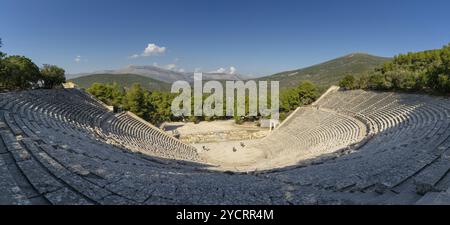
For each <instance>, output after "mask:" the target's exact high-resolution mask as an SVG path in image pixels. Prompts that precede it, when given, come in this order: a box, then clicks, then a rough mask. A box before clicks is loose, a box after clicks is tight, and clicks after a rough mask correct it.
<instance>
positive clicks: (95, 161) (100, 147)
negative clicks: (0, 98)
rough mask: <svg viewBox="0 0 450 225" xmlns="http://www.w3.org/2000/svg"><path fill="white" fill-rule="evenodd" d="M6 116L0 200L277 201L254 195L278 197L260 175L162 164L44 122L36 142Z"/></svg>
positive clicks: (0, 135)
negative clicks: (16, 130)
mask: <svg viewBox="0 0 450 225" xmlns="http://www.w3.org/2000/svg"><path fill="white" fill-rule="evenodd" d="M4 113H10V112H9V111H2V110H0V116H1V117H0V171H2V173H1V174H0V177H1V178H2V179H1V182H0V190H1V191H2V192H1V193H2V195H1V197H0V201H2V202H1V203H3V204H5V203H7V204H157V203H159V204H161V203H172V204H189V203H197V204H200V203H203V204H219V203H222V204H224V203H225V204H226V203H240V204H249V203H253V204H262V203H276V202H278V203H282V202H283V201H282V200H281V199H280V200H274V202H271V201H270V200H268V198H267V197H265V196H263V195H261V196H259V197H255V193H267V194H268V195H273V196H275V195H279V194H280V190H281V187H282V185H281V184H280V183H276V182H270V181H267V180H264V179H261V178H257V177H253V176H239V175H236V176H231V175H226V174H214V173H208V172H202V171H198V170H194V169H192V168H191V167H187V166H175V165H171V164H161V163H160V162H155V161H149V159H148V158H147V157H144V156H142V155H136V154H132V153H130V152H127V151H123V150H121V149H118V148H116V147H114V146H111V145H106V144H104V143H102V142H100V141H95V140H89V139H88V138H87V137H71V136H67V135H64V134H62V133H60V132H55V131H54V130H52V129H46V128H44V127H42V128H41V127H39V131H40V132H42V136H40V137H39V139H38V140H33V139H32V138H30V137H29V136H28V134H26V133H25V132H23V133H22V134H21V135H15V134H13V133H12V132H11V129H10V127H9V126H10V125H15V126H17V127H21V126H20V125H19V123H20V122H19V123H16V122H17V121H14V120H12V121H11V123H9V124H7V123H6V122H4V119H5V116H4ZM7 117H8V116H7ZM18 119H19V120H21V121H22V122H24V121H25V119H22V118H20V117H18ZM29 129H31V128H29ZM45 136H48V137H49V138H44V137H45ZM49 139H51V140H49ZM6 161H8V163H5V162H6ZM211 190H214V191H211ZM249 190H251V191H249Z"/></svg>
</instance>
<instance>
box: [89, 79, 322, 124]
mask: <svg viewBox="0 0 450 225" xmlns="http://www.w3.org/2000/svg"><path fill="white" fill-rule="evenodd" d="M86 91H87V92H89V93H91V94H92V95H94V96H95V97H97V98H98V99H99V100H101V101H103V102H105V103H106V104H109V105H113V106H115V107H117V108H119V109H122V110H128V111H131V112H133V113H135V114H136V115H138V116H140V117H141V118H143V119H145V120H147V121H149V122H151V123H153V124H161V123H163V122H165V121H183V120H184V121H191V122H200V121H211V120H224V119H234V120H235V121H236V123H242V122H244V121H257V120H258V119H259V118H261V116H260V115H258V116H247V117H239V116H236V110H235V115H234V116H233V117H227V116H213V117H208V116H189V117H174V116H173V115H172V112H171V104H172V101H173V99H174V98H175V97H176V96H177V94H174V93H170V92H161V91H149V90H146V89H144V88H142V87H141V85H140V84H138V83H136V84H133V85H132V87H131V88H129V89H124V88H122V87H121V86H120V85H118V84H117V83H112V84H110V83H107V84H102V83H94V84H93V85H92V86H91V87H90V88H88V89H86ZM268 95H269V96H268V99H269V102H268V104H269V105H270V94H268ZM317 96H318V90H317V88H316V87H315V85H314V84H312V83H311V82H308V81H304V82H301V83H300V84H299V85H298V86H297V87H295V88H290V89H285V90H283V91H282V92H281V93H280V119H284V118H285V117H286V116H287V114H288V113H289V112H290V111H292V110H294V109H296V108H297V107H299V106H303V105H307V104H310V103H312V102H313V101H314V100H315V99H316V98H317ZM207 97H209V95H207V94H205V95H204V96H203V99H206V98H207ZM247 98H248V96H247ZM191 102H192V103H193V102H194V101H193V99H192V100H191ZM236 102H237V101H235V104H236ZM245 104H246V106H245V107H246V112H247V113H248V109H249V101H248V99H247V100H246V103H245ZM234 107H235V108H236V105H235V106H234ZM193 108H194V107H192V110H193ZM223 110H224V113H223V114H224V115H226V113H225V110H226V104H224V105H223ZM192 114H193V113H192Z"/></svg>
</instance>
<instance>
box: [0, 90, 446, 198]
mask: <svg viewBox="0 0 450 225" xmlns="http://www.w3.org/2000/svg"><path fill="white" fill-rule="evenodd" d="M42 92H43V93H42ZM52 92H53V94H52ZM27 93H32V94H27ZM55 94H58V95H63V94H66V95H67V96H65V97H66V98H67V99H69V101H70V102H71V103H73V104H71V103H65V102H64V101H63V99H64V97H63V98H57V97H55V99H56V100H54V101H53V100H45V99H46V98H50V96H52V95H55ZM43 96H45V97H43ZM40 98H43V99H44V100H42V99H41V100H39V99H40ZM80 99H82V100H80ZM336 102H339V104H336ZM77 104H78V105H80V107H79V108H77V107H73V106H76V105H77ZM86 105H88V106H86ZM92 108H95V109H92ZM105 111H106V112H105ZM71 112H72V113H71ZM74 112H75V113H76V114H75V113H74ZM97 112H98V113H97ZM101 112H103V113H101ZM140 122H141V121H139V120H138V121H136V118H134V117H133V116H132V115H127V114H118V115H114V114H112V113H110V112H109V113H108V112H107V110H105V107H104V106H102V105H101V104H99V103H98V102H97V101H94V100H92V101H91V100H89V98H87V97H86V96H84V97H83V94H80V93H78V92H75V91H74V92H71V91H65V92H62V93H60V92H59V91H58V90H52V91H30V92H18V93H8V94H1V93H0V193H2V194H0V203H12V204H158V203H159V204H161V203H173V204H192V203H194V204H339V203H353V204H361V203H362V204H368V203H370V204H413V203H417V204H436V203H440V202H443V201H445V199H446V197H448V189H449V188H450V100H448V99H446V98H437V97H431V96H422V95H413V94H395V93H378V92H365V91H346V92H343V91H335V92H332V93H329V94H328V95H326V96H324V97H323V98H322V99H320V101H318V102H316V104H314V105H313V107H304V108H300V109H298V110H297V111H296V112H295V113H294V114H293V115H292V116H291V117H290V118H289V119H288V120H286V121H285V122H284V123H283V124H282V125H281V126H280V127H279V128H277V129H276V130H275V131H274V132H273V133H272V134H271V135H269V136H268V137H266V138H265V139H264V140H262V141H261V142H260V143H259V144H258V148H259V149H246V150H245V151H247V150H248V151H251V150H252V151H257V150H260V151H264V152H266V157H267V159H265V160H263V162H255V165H256V166H255V167H260V168H267V169H269V168H271V167H272V168H273V167H276V166H284V165H291V164H293V163H294V164H295V163H296V161H303V160H305V161H307V160H308V159H310V158H316V157H317V158H319V159H320V158H322V157H323V156H326V155H327V153H333V151H336V150H339V149H341V146H343V147H345V146H348V145H352V144H351V143H355V144H354V145H352V146H350V147H351V148H352V149H351V151H350V154H345V155H340V157H337V158H336V157H334V158H333V159H332V160H331V159H327V160H324V161H320V163H314V164H308V165H305V164H301V163H300V164H299V165H301V167H294V168H286V169H284V170H268V171H263V172H262V173H263V174H259V173H258V175H252V174H232V173H219V172H207V171H204V170H202V169H200V168H201V167H202V166H207V165H200V164H198V165H195V166H194V167H191V166H188V165H181V164H172V163H169V162H170V161H167V160H166V161H164V160H163V161H161V160H157V158H156V157H151V156H146V155H142V154H137V153H133V152H130V151H128V150H126V149H130V148H133V149H140V148H147V149H146V151H155V152H157V151H158V149H161V148H155V149H153V148H151V147H149V146H155V144H152V143H154V142H156V143H158V145H159V142H158V141H160V139H161V138H160V137H159V136H158V135H157V134H153V133H152V132H153V130H150V129H152V127H151V126H147V124H145V123H144V124H143V123H140ZM93 124H94V125H93ZM95 124H99V125H100V126H98V127H97V126H96V125H95ZM146 130H147V131H146ZM111 135H113V136H114V139H115V142H123V145H124V147H125V148H122V147H121V146H117V145H116V143H114V145H111V144H110V143H109V142H107V141H105V140H106V138H108V137H109V136H111ZM152 137H155V138H154V139H152ZM162 139H164V138H162ZM147 141H148V143H147ZM170 141H172V140H170ZM170 141H166V142H169V143H170ZM360 141H362V142H360ZM250 147H251V146H250ZM253 147H254V146H253ZM158 154H159V152H157V154H155V155H158ZM177 154H186V155H189V154H190V153H186V152H183V151H180V152H177ZM258 163H260V164H258ZM211 190H214V191H211Z"/></svg>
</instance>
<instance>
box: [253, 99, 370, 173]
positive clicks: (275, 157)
mask: <svg viewBox="0 0 450 225" xmlns="http://www.w3.org/2000/svg"><path fill="white" fill-rule="evenodd" d="M366 133H367V128H366V126H365V124H364V123H363V122H361V121H360V120H358V119H356V118H353V117H349V116H346V115H344V114H340V113H336V112H334V111H330V110H323V109H317V108H314V107H303V108H300V109H298V110H296V112H295V113H294V114H293V115H292V116H291V117H290V118H289V119H288V120H287V121H286V122H285V123H283V124H282V125H281V126H280V127H279V128H277V129H276V130H275V131H274V132H272V133H271V134H270V135H268V136H267V137H266V138H264V139H262V140H261V141H260V142H258V143H256V144H253V145H250V146H248V149H247V150H246V151H255V152H257V151H263V154H264V155H265V159H261V160H259V161H260V162H257V163H256V164H257V165H251V167H252V168H257V169H259V170H260V169H267V168H271V167H272V168H273V167H280V166H289V165H295V164H296V163H298V162H299V161H301V160H306V159H312V158H315V157H319V156H321V155H324V154H332V153H335V152H337V151H339V150H344V149H346V148H347V147H348V146H350V145H353V144H356V143H358V142H360V141H361V140H362V139H363V138H364V137H365V136H366Z"/></svg>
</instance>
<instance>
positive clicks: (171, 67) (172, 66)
mask: <svg viewBox="0 0 450 225" xmlns="http://www.w3.org/2000/svg"><path fill="white" fill-rule="evenodd" d="M165 68H166V69H168V70H175V69H176V68H177V65H175V64H173V63H172V64H167V65H166V66H165Z"/></svg>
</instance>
